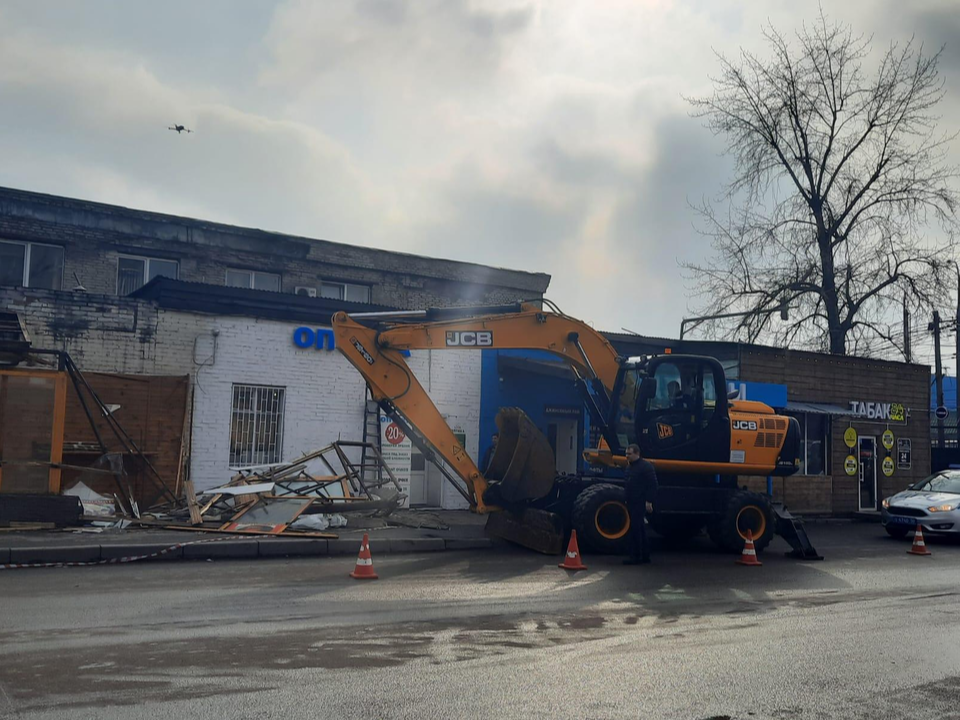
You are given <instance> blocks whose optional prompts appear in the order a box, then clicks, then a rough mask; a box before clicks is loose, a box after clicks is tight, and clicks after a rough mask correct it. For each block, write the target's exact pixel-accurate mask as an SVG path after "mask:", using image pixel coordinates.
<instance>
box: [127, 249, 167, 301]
mask: <svg viewBox="0 0 960 720" xmlns="http://www.w3.org/2000/svg"><path fill="white" fill-rule="evenodd" d="M179 269H180V266H179V263H177V261H176V260H158V259H156V258H144V257H127V256H123V257H120V258H118V259H117V295H129V294H130V293H132V292H133V291H134V290H139V289H140V288H142V287H143V286H144V285H146V284H147V283H148V282H150V281H151V280H153V279H154V278H155V277H168V278H173V279H174V280H176V279H177V277H178V275H179Z"/></svg>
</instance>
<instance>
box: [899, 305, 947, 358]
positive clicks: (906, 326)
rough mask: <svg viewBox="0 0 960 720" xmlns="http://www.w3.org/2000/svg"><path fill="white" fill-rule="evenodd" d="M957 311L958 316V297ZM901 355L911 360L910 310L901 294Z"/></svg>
mask: <svg viewBox="0 0 960 720" xmlns="http://www.w3.org/2000/svg"><path fill="white" fill-rule="evenodd" d="M957 313H958V317H960V298H958V301H957ZM903 356H904V359H905V360H906V361H907V362H908V363H909V362H913V353H912V352H911V348H910V310H908V309H907V296H906V295H904V296H903Z"/></svg>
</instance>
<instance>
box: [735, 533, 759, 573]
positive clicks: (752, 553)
mask: <svg viewBox="0 0 960 720" xmlns="http://www.w3.org/2000/svg"><path fill="white" fill-rule="evenodd" d="M737 565H753V566H755V567H760V566H761V565H763V563H762V562H760V561H759V560H757V548H756V547H754V545H753V531H752V530H747V542H745V543H744V544H743V553H741V555H740V558H739V559H738V560H737Z"/></svg>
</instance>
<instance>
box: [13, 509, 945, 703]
mask: <svg viewBox="0 0 960 720" xmlns="http://www.w3.org/2000/svg"><path fill="white" fill-rule="evenodd" d="M808 532H809V534H810V536H811V539H812V540H813V542H814V544H816V545H817V548H818V550H820V551H821V552H822V553H823V554H824V555H825V556H826V558H827V559H826V560H825V561H824V562H819V563H817V562H797V561H795V560H790V559H787V558H785V557H783V555H782V553H783V551H785V550H786V549H787V548H786V546H785V545H783V544H782V541H780V540H777V541H775V543H774V544H773V545H771V547H770V549H769V550H768V552H766V553H764V554H763V555H762V556H761V559H762V560H763V563H764V565H763V567H760V568H744V567H739V566H737V565H735V564H734V563H733V560H734V558H732V557H730V556H727V555H722V554H718V553H716V552H714V551H712V549H710V547H709V545H708V544H707V543H706V542H705V541H702V540H698V541H694V542H693V543H691V544H689V545H688V546H686V547H684V548H682V549H666V548H658V551H657V552H655V554H654V564H653V565H651V566H644V567H623V566H622V565H620V563H619V559H618V558H604V557H591V556H589V555H587V556H586V557H585V561H586V563H587V565H588V566H589V569H588V570H587V571H584V572H580V573H576V574H568V573H567V572H565V571H563V570H560V569H558V568H557V566H556V564H557V561H558V558H552V557H544V556H541V555H535V554H532V553H528V552H525V551H522V550H518V549H510V548H504V549H495V550H488V551H470V552H445V553H433V554H422V555H404V556H398V555H393V556H382V557H379V558H378V557H376V556H375V557H374V568H375V569H376V571H377V573H378V574H379V576H380V579H379V580H375V581H363V582H361V581H356V580H353V579H351V578H350V577H348V573H349V571H350V570H352V569H353V563H354V560H353V559H352V558H323V559H299V560H270V561H244V560H235V561H219V562H181V563H162V562H157V563H152V564H147V563H144V564H133V565H129V566H111V567H92V568H64V569H50V570H18V571H4V572H0V717H4V718H6V717H29V718H114V717H118V718H140V717H150V718H160V719H162V718H177V719H178V720H179V719H182V718H187V717H190V718H192V717H197V718H281V717H283V718H312V719H313V718H323V719H331V720H333V719H337V720H339V719H341V718H343V719H352V718H417V719H422V718H503V719H507V718H552V719H554V718H598V719H600V718H637V717H644V718H684V719H691V720H706V719H707V718H710V719H711V720H712V719H715V718H731V719H734V718H735V719H738V720H740V719H743V720H747V719H749V718H802V719H808V718H845V719H846V718H850V719H854V720H856V719H860V718H863V719H866V718H876V717H883V718H911V719H917V720H923V719H924V718H937V719H938V720H943V719H949V718H954V719H960V602H958V601H960V543H957V542H938V541H936V540H933V541H930V542H929V545H930V549H931V550H932V552H933V555H932V557H913V556H909V555H907V553H906V550H907V549H908V548H909V546H910V544H909V542H904V541H895V540H892V539H890V538H887V537H886V536H885V535H884V534H883V531H882V529H881V528H880V527H879V526H878V525H865V524H846V523H835V524H821V525H811V526H809V527H808Z"/></svg>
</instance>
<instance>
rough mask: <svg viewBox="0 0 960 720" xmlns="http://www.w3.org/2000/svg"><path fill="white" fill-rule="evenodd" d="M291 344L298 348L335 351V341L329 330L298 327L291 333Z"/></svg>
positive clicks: (331, 331)
mask: <svg viewBox="0 0 960 720" xmlns="http://www.w3.org/2000/svg"><path fill="white" fill-rule="evenodd" d="M293 344H294V345H296V346H297V347H298V348H301V349H303V350H306V349H307V348H316V349H317V350H323V349H324V348H326V349H327V350H336V349H337V341H336V339H335V338H334V336H333V330H331V329H330V328H316V329H314V328H309V327H298V328H297V329H296V330H294V331H293Z"/></svg>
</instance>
